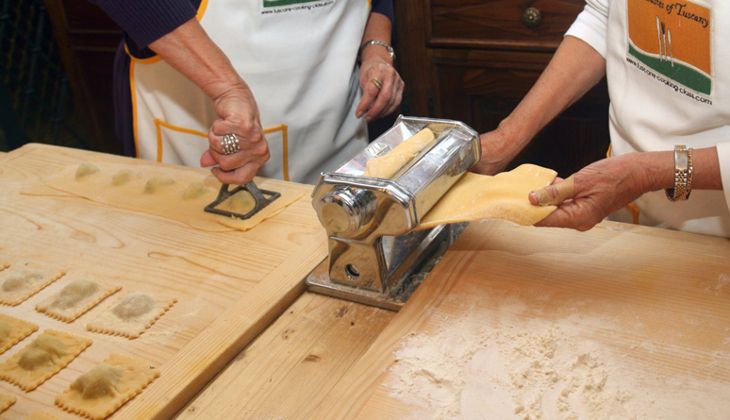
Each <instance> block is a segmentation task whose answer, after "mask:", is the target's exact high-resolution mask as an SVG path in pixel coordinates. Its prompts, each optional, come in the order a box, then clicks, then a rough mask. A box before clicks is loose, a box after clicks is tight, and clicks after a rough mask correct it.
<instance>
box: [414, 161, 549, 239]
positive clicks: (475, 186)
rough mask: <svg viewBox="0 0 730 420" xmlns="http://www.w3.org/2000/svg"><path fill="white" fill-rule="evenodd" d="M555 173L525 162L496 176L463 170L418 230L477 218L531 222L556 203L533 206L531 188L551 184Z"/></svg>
mask: <svg viewBox="0 0 730 420" xmlns="http://www.w3.org/2000/svg"><path fill="white" fill-rule="evenodd" d="M556 175H557V173H556V172H555V171H553V170H552V169H547V168H543V167H541V166H537V165H531V164H524V165H520V166H519V167H517V168H515V169H513V170H512V171H509V172H503V173H501V174H498V175H495V176H487V175H479V174H474V173H466V174H465V175H464V176H463V177H462V178H461V179H460V180H459V181H458V182H457V183H456V184H455V185H454V186H453V187H451V189H450V190H449V191H448V192H447V193H446V194H445V195H444V196H443V197H441V200H439V202H438V203H436V205H435V206H434V207H433V208H432V209H431V210H430V211H429V212H428V213H426V216H425V217H424V218H423V220H421V223H420V224H419V226H418V229H427V228H432V227H434V226H438V225H441V224H446V223H458V222H467V221H473V220H480V219H489V218H495V219H507V220H511V221H513V222H515V223H519V224H521V225H534V224H535V223H537V222H539V221H540V220H542V219H544V218H545V217H547V216H548V215H549V214H550V213H552V212H553V211H555V208H556V207H555V206H533V205H532V204H531V203H530V201H529V199H528V198H527V196H528V194H529V193H530V191H533V190H536V189H538V188H542V187H545V186H546V185H550V183H551V182H552V181H553V179H555V176H556Z"/></svg>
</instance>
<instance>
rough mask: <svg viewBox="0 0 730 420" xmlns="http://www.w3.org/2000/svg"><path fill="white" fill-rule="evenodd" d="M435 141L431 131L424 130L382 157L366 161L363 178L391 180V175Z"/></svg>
mask: <svg viewBox="0 0 730 420" xmlns="http://www.w3.org/2000/svg"><path fill="white" fill-rule="evenodd" d="M434 139H435V136H434V133H433V131H431V130H430V129H429V128H424V129H423V130H421V131H419V132H418V133H416V134H414V135H413V136H411V137H409V138H407V139H405V140H403V141H402V142H401V143H400V144H398V145H397V146H395V147H394V148H393V149H392V150H390V151H389V152H388V153H386V154H384V155H383V156H378V157H374V158H372V159H370V160H368V163H367V168H366V169H365V173H363V176H369V177H373V178H385V179H389V178H392V177H393V175H395V174H396V173H398V171H399V170H400V169H401V168H402V167H404V166H405V165H406V164H407V163H408V162H410V161H411V160H413V158H415V157H416V156H418V154H419V153H420V152H421V150H423V149H425V148H426V146H428V145H429V144H430V143H431V142H433V140H434Z"/></svg>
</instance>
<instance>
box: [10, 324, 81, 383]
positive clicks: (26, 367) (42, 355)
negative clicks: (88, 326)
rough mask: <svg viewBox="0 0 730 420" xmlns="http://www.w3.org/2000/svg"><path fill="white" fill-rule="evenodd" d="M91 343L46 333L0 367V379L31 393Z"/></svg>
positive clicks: (58, 333)
mask: <svg viewBox="0 0 730 420" xmlns="http://www.w3.org/2000/svg"><path fill="white" fill-rule="evenodd" d="M90 345H91V340H89V339H86V338H82V337H76V336H73V335H70V334H67V333H63V332H60V331H53V330H46V331H44V332H43V334H41V335H39V336H38V337H37V338H36V339H35V340H33V342H31V343H30V344H29V345H27V346H26V347H24V348H23V349H21V350H20V351H18V352H17V353H15V354H13V355H12V356H11V357H10V358H9V359H7V360H6V361H5V362H3V363H1V364H0V379H2V380H5V381H8V382H10V383H12V384H15V385H17V386H19V387H20V388H22V389H23V390H25V391H32V390H34V389H35V388H37V387H38V386H39V385H40V384H42V383H43V382H45V381H46V380H48V379H49V378H50V377H52V376H53V375H55V374H56V373H58V372H59V371H60V370H61V369H63V368H64V367H66V365H68V364H69V363H71V361H72V360H73V359H75V358H76V356H78V355H79V354H80V353H81V352H82V351H84V349H86V348H87V347H88V346H90Z"/></svg>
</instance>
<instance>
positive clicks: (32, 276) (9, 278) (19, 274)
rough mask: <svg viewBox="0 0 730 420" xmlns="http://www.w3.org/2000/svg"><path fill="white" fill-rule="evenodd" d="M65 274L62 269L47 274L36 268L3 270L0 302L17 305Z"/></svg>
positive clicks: (0, 276)
mask: <svg viewBox="0 0 730 420" xmlns="http://www.w3.org/2000/svg"><path fill="white" fill-rule="evenodd" d="M65 274H66V272H64V271H59V272H55V273H52V274H48V273H47V272H45V271H43V270H37V269H24V270H20V271H16V270H9V271H4V272H2V274H0V303H1V304H3V305H10V306H17V305H19V304H21V303H23V302H24V301H25V300H27V299H28V298H29V297H31V296H33V295H34V294H36V293H38V292H39V291H40V290H42V289H43V288H44V287H46V286H48V285H49V284H51V283H53V282H54V281H56V280H58V279H60V278H61V277H63V276H64V275H65Z"/></svg>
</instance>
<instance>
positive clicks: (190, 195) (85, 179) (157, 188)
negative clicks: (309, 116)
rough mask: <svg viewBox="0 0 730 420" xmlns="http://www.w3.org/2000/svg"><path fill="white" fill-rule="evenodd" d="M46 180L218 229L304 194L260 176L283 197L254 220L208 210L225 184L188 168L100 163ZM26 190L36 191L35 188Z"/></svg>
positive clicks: (242, 225)
mask: <svg viewBox="0 0 730 420" xmlns="http://www.w3.org/2000/svg"><path fill="white" fill-rule="evenodd" d="M89 168H91V169H89ZM44 182H45V184H46V185H47V186H49V187H51V188H53V189H55V190H58V191H63V192H65V193H69V194H72V195H75V196H79V197H83V198H86V199H89V200H91V201H95V202H98V203H103V204H107V205H110V206H113V207H117V208H122V209H126V210H132V211H137V212H140V213H145V214H151V215H155V216H159V217H163V218H166V219H172V220H175V221H177V222H180V223H184V224H186V225H188V226H191V227H193V228H196V229H200V230H205V231H214V232H221V231H230V230H244V231H245V230H249V229H252V228H253V227H254V226H256V225H258V224H259V223H261V222H263V221H264V220H266V219H268V218H270V217H272V216H275V215H276V214H278V213H279V212H281V211H282V210H284V209H285V208H286V207H288V206H289V205H290V204H292V203H293V202H294V201H296V200H298V199H299V198H301V197H302V196H303V195H304V194H305V193H303V192H302V191H301V190H299V189H296V190H294V191H293V190H292V189H287V188H282V184H281V182H279V181H276V180H270V179H263V178H261V179H259V178H257V179H256V183H257V185H258V187H259V188H260V189H265V190H272V191H277V192H280V193H281V197H279V198H278V199H277V200H275V201H274V202H273V203H271V204H269V205H268V206H266V207H265V208H264V209H263V210H261V211H260V212H259V213H257V214H256V215H254V216H253V217H251V218H250V219H247V220H240V219H235V218H228V217H225V216H220V215H215V214H211V213H207V212H204V211H203V208H204V207H205V206H206V205H207V204H209V203H211V202H212V201H213V200H214V199H215V198H216V197H217V196H218V190H219V189H220V186H221V184H220V182H218V180H216V179H215V178H214V177H213V176H212V175H205V174H202V173H200V172H198V171H194V170H191V169H189V168H173V167H169V166H168V167H165V166H159V167H156V166H147V165H129V164H126V165H125V164H114V163H106V162H98V163H94V164H81V165H68V166H66V167H65V168H64V169H63V170H61V171H60V172H59V173H57V174H55V175H53V176H51V177H49V178H47V179H45V181H44ZM231 188H232V187H231ZM26 193H29V194H35V192H34V191H33V189H31V190H29V191H27V192H26Z"/></svg>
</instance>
